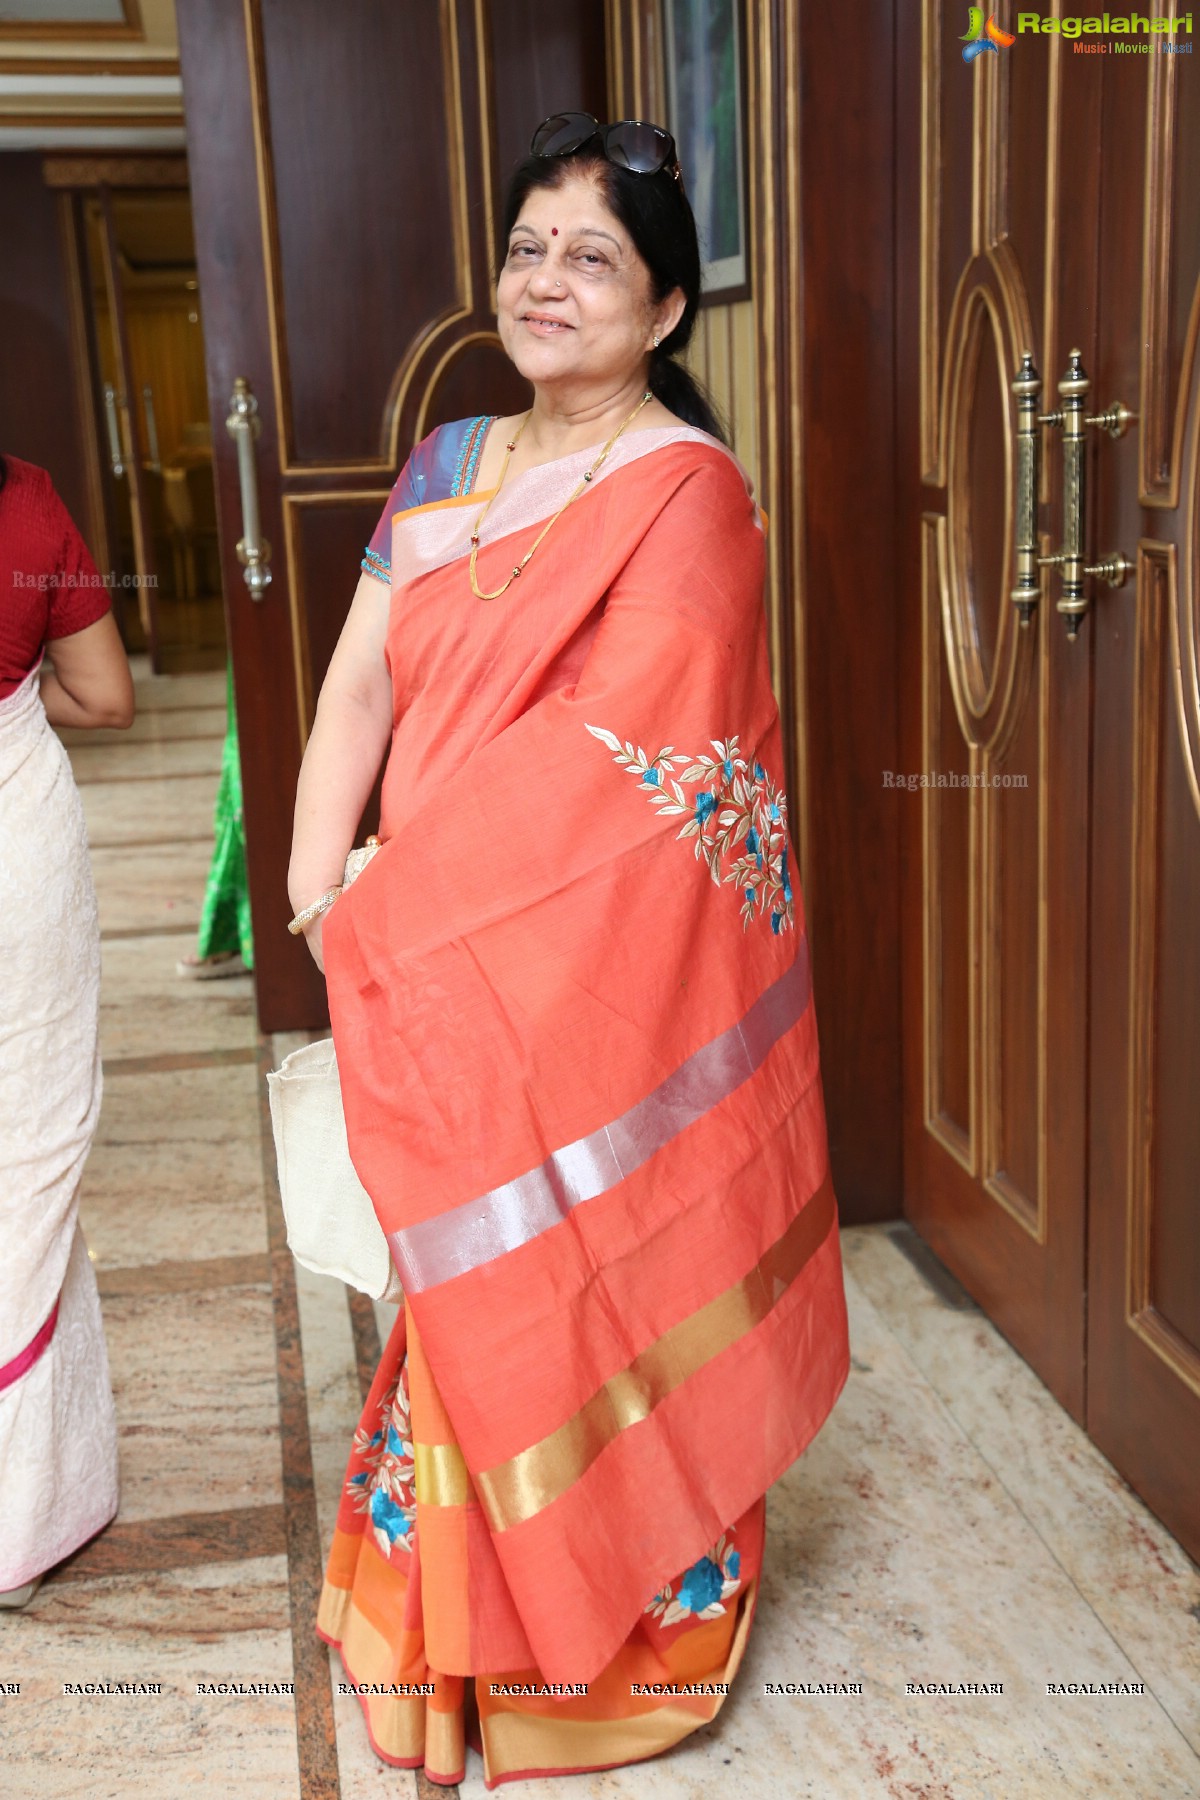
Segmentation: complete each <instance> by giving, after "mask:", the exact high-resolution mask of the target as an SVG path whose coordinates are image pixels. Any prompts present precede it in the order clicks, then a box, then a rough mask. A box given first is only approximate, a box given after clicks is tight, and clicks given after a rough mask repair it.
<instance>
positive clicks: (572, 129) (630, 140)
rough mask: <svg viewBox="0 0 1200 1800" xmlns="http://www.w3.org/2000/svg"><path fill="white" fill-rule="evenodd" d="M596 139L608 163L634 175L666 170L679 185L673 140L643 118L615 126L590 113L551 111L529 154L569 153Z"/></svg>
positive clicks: (531, 143)
mask: <svg viewBox="0 0 1200 1800" xmlns="http://www.w3.org/2000/svg"><path fill="white" fill-rule="evenodd" d="M594 138H596V139H598V140H599V143H600V148H601V150H602V151H603V152H604V154H605V156H606V157H607V158H608V160H609V162H610V163H615V164H616V166H617V168H618V169H628V170H629V171H630V172H631V173H632V174H634V175H657V174H658V172H659V170H660V169H669V171H670V173H671V174H672V175H673V176H674V178H675V180H676V181H677V182H679V184H680V186H682V185H683V175H682V172H681V170H680V167H679V157H678V155H677V153H676V150H675V139H674V138H673V137H672V136H671V134H670V132H669V131H665V130H664V129H663V127H662V126H661V125H648V124H646V122H645V121H644V120H643V119H619V120H618V121H617V123H616V124H615V125H601V124H600V123H599V122H598V121H597V120H596V119H593V117H592V115H591V113H582V112H567V113H555V114H554V115H553V117H552V118H549V119H543V121H542V123H541V124H540V125H539V126H538V128H537V130H536V131H535V132H534V134H533V137H532V139H531V141H530V145H529V154H530V155H531V156H571V155H573V154H574V152H575V151H576V150H582V149H583V147H584V145H585V144H590V143H591V142H592V140H593V139H594Z"/></svg>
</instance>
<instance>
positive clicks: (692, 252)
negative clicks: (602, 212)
mask: <svg viewBox="0 0 1200 1800" xmlns="http://www.w3.org/2000/svg"><path fill="white" fill-rule="evenodd" d="M573 175H585V176H587V177H588V178H590V179H591V180H594V181H595V183H596V185H597V187H598V188H599V189H600V191H601V193H602V195H603V196H604V200H605V203H606V204H607V206H608V209H609V211H610V212H611V213H612V214H613V216H614V218H617V219H619V220H620V221H621V224H622V225H623V226H624V227H625V229H626V231H627V232H628V233H629V235H630V237H631V238H632V239H633V242H634V247H635V248H636V250H637V252H638V255H639V256H640V257H641V259H642V261H643V262H644V263H645V265H646V267H647V268H648V269H649V271H650V281H651V285H652V287H653V291H654V299H655V303H656V304H657V302H659V301H661V300H665V299H666V297H667V295H668V294H669V293H671V292H672V291H673V290H674V289H675V288H681V289H682V290H683V295H684V301H685V304H684V308H683V312H682V314H681V315H680V319H679V323H678V325H676V327H675V329H674V331H673V332H671V334H670V336H669V337H667V338H664V340H663V342H662V343H661V344H660V345H659V346H658V348H657V349H656V350H652V351H651V353H650V378H649V384H650V391H651V393H652V394H653V395H654V397H655V399H657V400H661V401H662V403H663V405H664V406H665V407H667V408H668V409H669V410H670V411H671V412H673V413H674V414H675V415H676V417H677V418H680V419H682V420H683V422H684V424H685V425H694V426H695V427H696V428H697V429H698V430H700V431H707V432H709V433H710V434H711V435H712V436H713V437H715V438H719V439H720V441H721V442H722V443H723V444H727V443H728V442H729V436H728V433H727V431H726V429H725V425H724V422H723V421H722V419H721V418H720V416H719V414H718V413H717V409H716V407H715V406H714V404H713V401H712V398H711V396H710V395H709V394H707V393H706V392H705V389H704V387H703V385H702V383H700V382H699V381H697V380H696V377H695V376H694V375H693V374H692V373H691V372H690V370H688V369H685V368H684V366H683V364H682V363H681V362H679V361H678V360H677V359H678V357H679V356H680V355H682V353H683V351H685V350H686V349H687V347H688V345H689V343H690V342H691V338H692V332H693V330H694V329H695V325H696V313H697V311H698V310H699V306H700V243H699V239H698V238H697V236H696V220H695V218H694V216H693V214H692V209H691V207H690V205H689V204H688V200H687V196H686V195H685V193H684V191H683V187H682V185H681V183H680V182H678V181H676V180H675V178H674V176H673V175H672V174H671V172H670V170H669V169H660V170H659V171H658V173H657V174H656V175H635V174H634V173H633V172H632V170H629V169H622V168H620V167H619V166H618V165H617V164H616V163H611V162H609V160H608V158H607V157H606V156H605V155H604V154H603V153H602V152H601V151H600V149H599V148H598V147H597V145H596V143H595V142H594V141H593V142H592V143H591V144H585V145H583V146H582V148H581V149H579V150H575V151H573V152H572V153H571V154H570V155H569V156H527V157H526V158H525V159H524V161H523V162H519V163H518V164H517V166H516V168H515V169H514V170H513V174H512V179H511V180H510V182H509V184H508V195H507V197H506V199H505V203H504V217H503V224H502V232H503V236H502V239H501V244H500V261H501V264H503V261H504V258H505V256H506V255H507V252H508V240H509V236H510V235H511V232H512V228H513V226H514V225H515V224H516V222H517V220H518V218H519V217H520V213H521V208H522V207H523V206H524V204H525V201H526V198H527V197H528V195H529V194H530V193H532V192H533V190H534V189H535V188H556V187H561V185H562V184H563V182H564V181H567V180H568V179H569V178H570V177H571V176H573Z"/></svg>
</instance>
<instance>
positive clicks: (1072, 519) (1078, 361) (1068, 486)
mask: <svg viewBox="0 0 1200 1800" xmlns="http://www.w3.org/2000/svg"><path fill="white" fill-rule="evenodd" d="M1026 365H1028V368H1029V370H1030V371H1032V375H1033V377H1035V378H1036V375H1037V371H1036V370H1035V369H1034V368H1033V358H1032V356H1031V355H1030V354H1029V353H1028V352H1026V355H1025V358H1024V360H1023V362H1022V364H1021V375H1024V374H1025V370H1026ZM1021 375H1019V376H1018V377H1017V380H1018V381H1019V380H1020V379H1021ZM1016 385H1017V383H1016V382H1015V381H1014V383H1013V387H1014V389H1015V388H1016ZM1040 385H1041V384H1040V382H1039V383H1038V386H1039V389H1040ZM1091 385H1092V384H1091V381H1090V379H1089V378H1088V375H1087V374H1086V372H1085V370H1084V367H1083V359H1082V355H1081V353H1080V352H1079V351H1078V350H1072V351H1071V353H1070V356H1069V357H1068V359H1067V369H1066V373H1065V375H1064V376H1063V378H1062V380H1061V381H1060V382H1059V384H1058V391H1059V394H1060V395H1061V396H1062V406H1061V408H1060V409H1059V411H1058V412H1052V413H1040V414H1038V416H1037V421H1038V424H1040V425H1054V426H1057V427H1059V429H1060V430H1061V431H1062V446H1063V539H1062V548H1061V549H1059V550H1056V551H1055V552H1054V553H1053V555H1051V556H1039V557H1038V558H1037V561H1038V563H1040V564H1050V565H1051V566H1052V567H1054V568H1057V569H1060V570H1061V571H1062V592H1061V594H1060V595H1059V598H1058V611H1059V612H1060V613H1062V615H1063V617H1064V618H1065V620H1066V622H1067V636H1068V637H1069V638H1076V637H1078V635H1079V621H1080V620H1081V619H1082V618H1083V615H1084V613H1085V612H1086V611H1087V609H1088V606H1089V605H1090V601H1089V598H1088V595H1087V593H1086V591H1085V587H1084V580H1085V577H1086V576H1089V575H1093V576H1095V577H1096V578H1097V579H1098V580H1100V581H1105V582H1107V583H1108V585H1109V587H1112V588H1118V587H1121V586H1122V585H1123V584H1124V581H1125V577H1126V576H1127V575H1128V574H1129V573H1130V571H1131V570H1132V568H1133V564H1132V563H1131V562H1130V561H1129V559H1128V557H1126V556H1123V555H1122V554H1121V552H1120V551H1119V550H1114V551H1112V552H1111V553H1110V554H1109V555H1108V556H1105V557H1103V558H1102V559H1101V561H1100V562H1097V563H1085V562H1084V560H1083V558H1084V546H1085V543H1086V540H1087V428H1088V426H1089V425H1095V426H1097V427H1098V428H1099V430H1101V431H1104V432H1107V434H1108V436H1109V437H1111V438H1119V437H1122V436H1123V435H1124V433H1125V431H1126V430H1127V429H1128V427H1129V426H1130V425H1131V424H1132V423H1133V421H1134V420H1135V419H1136V418H1137V414H1136V413H1134V412H1130V410H1129V408H1128V407H1127V406H1123V405H1122V404H1121V402H1120V401H1119V400H1117V401H1114V402H1113V404H1112V405H1111V406H1110V407H1108V408H1106V410H1105V411H1104V412H1102V413H1087V412H1085V411H1084V407H1085V405H1086V402H1087V396H1088V393H1089V390H1090V388H1091ZM1014 597H1015V596H1014ZM1022 622H1024V621H1022Z"/></svg>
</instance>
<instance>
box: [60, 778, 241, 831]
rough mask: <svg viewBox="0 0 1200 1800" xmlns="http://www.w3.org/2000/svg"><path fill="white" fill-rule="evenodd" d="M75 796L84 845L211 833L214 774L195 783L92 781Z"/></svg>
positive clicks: (215, 780) (214, 790)
mask: <svg viewBox="0 0 1200 1800" xmlns="http://www.w3.org/2000/svg"><path fill="white" fill-rule="evenodd" d="M79 794H80V798H81V799H82V801H83V816H84V818H85V819H86V821H87V829H88V841H89V843H93V844H97V845H99V844H144V843H147V842H153V843H162V844H164V845H166V844H170V843H174V842H177V841H180V840H186V839H188V838H203V837H209V838H211V836H212V829H213V802H214V801H215V799H216V794H217V777H216V776H215V775H207V776H203V777H201V778H199V779H197V780H195V781H171V780H162V781H93V782H91V783H90V784H89V785H88V786H86V787H81V788H80V790H79Z"/></svg>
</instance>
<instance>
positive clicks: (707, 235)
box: [662, 0, 750, 300]
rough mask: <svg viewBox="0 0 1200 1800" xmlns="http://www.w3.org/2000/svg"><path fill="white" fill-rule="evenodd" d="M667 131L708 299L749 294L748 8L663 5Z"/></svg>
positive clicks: (710, 0) (703, 2)
mask: <svg viewBox="0 0 1200 1800" xmlns="http://www.w3.org/2000/svg"><path fill="white" fill-rule="evenodd" d="M662 4H663V41H664V45H665V49H666V73H667V105H668V108H669V118H668V121H667V122H668V125H669V127H670V130H671V133H672V135H673V136H674V139H675V143H676V145H677V147H678V150H679V161H680V163H681V165H682V167H683V180H684V186H685V188H686V190H687V195H688V199H689V200H690V201H691V203H692V210H693V211H694V213H695V215H696V225H697V228H698V230H699V233H700V254H701V256H702V257H703V258H704V298H705V299H706V300H717V299H720V300H744V299H745V298H747V296H748V295H749V293H750V269H749V258H748V256H747V246H746V219H747V206H746V128H745V106H744V98H743V96H744V86H743V71H742V56H743V43H744V37H743V31H742V4H741V0H662Z"/></svg>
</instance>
